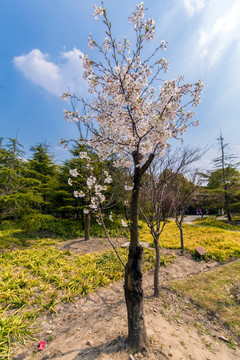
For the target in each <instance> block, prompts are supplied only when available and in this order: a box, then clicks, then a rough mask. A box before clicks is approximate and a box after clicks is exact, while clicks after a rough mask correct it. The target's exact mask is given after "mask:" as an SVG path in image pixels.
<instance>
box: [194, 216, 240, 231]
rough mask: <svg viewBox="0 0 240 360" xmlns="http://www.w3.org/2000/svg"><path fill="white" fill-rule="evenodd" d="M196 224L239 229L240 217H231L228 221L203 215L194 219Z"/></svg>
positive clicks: (232, 229)
mask: <svg viewBox="0 0 240 360" xmlns="http://www.w3.org/2000/svg"><path fill="white" fill-rule="evenodd" d="M195 223H196V225H201V226H206V227H214V228H218V229H224V230H231V231H240V219H239V217H235V218H233V221H231V222H230V223H229V222H228V221H227V220H223V219H219V220H218V219H217V218H216V217H205V218H199V219H196V220H195Z"/></svg>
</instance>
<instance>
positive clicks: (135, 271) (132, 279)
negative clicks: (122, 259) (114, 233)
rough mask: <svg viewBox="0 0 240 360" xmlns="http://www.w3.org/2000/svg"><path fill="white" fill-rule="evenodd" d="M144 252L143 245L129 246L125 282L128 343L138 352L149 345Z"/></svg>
mask: <svg viewBox="0 0 240 360" xmlns="http://www.w3.org/2000/svg"><path fill="white" fill-rule="evenodd" d="M142 254H143V248H142V246H137V247H136V248H135V249H132V248H131V247H130V248H129V255H128V262H127V265H126V270H125V284H124V290H125V300H126V306H127V316H128V338H127V343H128V346H129V347H130V348H131V349H134V350H135V351H136V352H142V351H143V349H145V347H146V345H147V334H146V329H145V322H144V312H143V289H142Z"/></svg>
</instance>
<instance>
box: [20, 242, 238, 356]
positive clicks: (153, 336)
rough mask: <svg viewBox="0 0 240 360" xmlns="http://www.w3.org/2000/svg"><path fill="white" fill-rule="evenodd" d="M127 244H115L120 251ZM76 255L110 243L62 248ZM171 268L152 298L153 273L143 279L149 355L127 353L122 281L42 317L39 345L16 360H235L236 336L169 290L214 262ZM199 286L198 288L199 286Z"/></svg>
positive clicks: (185, 262) (182, 260)
mask: <svg viewBox="0 0 240 360" xmlns="http://www.w3.org/2000/svg"><path fill="white" fill-rule="evenodd" d="M125 242H126V239H124V238H123V239H115V241H114V243H115V244H116V245H117V246H119V245H120V244H123V243H125ZM59 247H60V248H61V249H66V248H68V249H70V250H71V251H72V252H74V253H78V252H96V251H101V250H105V249H106V240H105V241H104V240H103V239H91V240H89V241H88V242H85V241H81V240H79V241H76V240H72V241H68V242H64V243H62V244H61V245H59ZM163 252H164V253H168V254H172V253H176V259H175V260H174V262H173V263H172V264H169V265H168V266H167V267H161V270H160V278H161V285H162V292H161V296H160V298H159V299H155V298H153V296H152V295H153V274H152V272H149V273H148V274H144V283H143V285H144V295H145V302H144V312H145V321H146V328H147V334H148V338H149V349H148V352H147V353H145V354H131V352H130V351H129V350H127V349H125V348H124V343H125V337H126V335H127V319H126V308H125V302H124V293H123V281H119V282H116V283H114V284H111V285H110V286H108V287H105V288H100V289H99V290H98V291H97V292H95V293H91V294H88V295H87V296H85V297H83V298H76V300H75V302H74V303H61V304H59V305H58V307H57V313H56V314H52V315H49V316H47V315H45V316H42V317H41V319H40V320H39V321H40V323H39V326H40V330H39V332H38V334H37V339H38V340H37V341H34V342H32V343H28V344H26V345H25V346H21V347H20V348H18V349H16V351H15V353H14V359H15V360H23V359H24V360H30V359H34V360H44V359H45V360H46V359H55V360H81V359H85V360H95V359H98V360H134V359H135V360H138V359H145V358H146V359H152V360H154V359H159V360H163V359H175V360H188V359H189V360H237V359H240V350H239V348H238V347H237V348H236V350H234V349H232V348H230V344H229V343H228V339H231V338H232V334H230V333H228V331H227V330H226V329H224V327H223V326H221V325H219V323H218V322H217V321H216V319H214V317H213V316H212V314H208V313H204V312H203V311H202V310H201V309H198V308H197V307H196V306H195V305H194V304H192V303H191V302H190V301H189V300H188V299H187V298H183V297H179V296H178V295H177V294H175V293H173V292H170V291H169V290H168V289H167V283H168V281H170V280H172V279H180V278H183V277H187V276H191V275H193V274H196V273H199V272H204V271H209V270H210V269H212V268H214V267H216V266H219V265H218V263H216V262H210V263H206V262H205V261H201V262H196V261H195V260H193V259H192V258H191V256H190V255H185V256H179V255H178V253H177V252H176V251H169V250H168V251H166V250H165V251H164V250H163V251H162V253H163ZM196 286H197V284H196ZM41 340H45V341H46V345H45V347H44V350H43V351H37V345H38V343H39V341H41Z"/></svg>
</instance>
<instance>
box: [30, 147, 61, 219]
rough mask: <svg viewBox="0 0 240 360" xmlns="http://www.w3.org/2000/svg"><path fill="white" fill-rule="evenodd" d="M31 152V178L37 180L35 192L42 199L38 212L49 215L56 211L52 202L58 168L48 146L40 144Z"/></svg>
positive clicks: (32, 148)
mask: <svg viewBox="0 0 240 360" xmlns="http://www.w3.org/2000/svg"><path fill="white" fill-rule="evenodd" d="M30 150H31V151H32V154H33V155H32V157H31V158H30V159H29V161H28V169H29V177H31V178H32V179H34V180H35V183H36V185H35V187H34V191H35V193H36V194H38V195H39V196H41V198H42V201H41V202H40V203H39V204H38V207H37V210H39V211H40V212H41V213H42V214H49V213H52V212H53V211H54V209H52V206H51V202H52V197H53V192H54V189H55V187H56V181H57V171H58V167H57V166H56V165H55V164H54V162H53V159H52V156H51V155H50V153H49V146H48V145H46V144H44V143H39V144H37V145H35V146H32V147H31V149H30Z"/></svg>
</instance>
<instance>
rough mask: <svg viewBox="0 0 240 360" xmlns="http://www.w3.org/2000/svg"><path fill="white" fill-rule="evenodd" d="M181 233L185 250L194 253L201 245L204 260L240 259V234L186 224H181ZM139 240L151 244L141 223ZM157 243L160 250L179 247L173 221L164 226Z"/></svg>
mask: <svg viewBox="0 0 240 360" xmlns="http://www.w3.org/2000/svg"><path fill="white" fill-rule="evenodd" d="M183 232H184V246H185V249H186V250H189V251H191V252H194V249H195V248H196V247H197V246H199V245H201V246H202V247H203V248H204V249H205V250H206V251H207V255H206V256H205V258H206V259H212V260H216V261H227V260H229V259H232V258H237V257H240V232H237V231H228V230H224V229H220V228H217V227H203V226H197V225H187V224H183ZM140 240H141V241H149V242H152V236H151V234H149V230H148V227H147V225H146V224H144V223H141V231H140ZM159 243H160V247H161V248H169V249H178V248H179V247H180V238H179V229H178V228H177V226H176V224H175V222H174V221H170V222H168V223H167V224H166V226H165V228H164V231H163V232H162V234H161V235H160V238H159Z"/></svg>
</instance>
